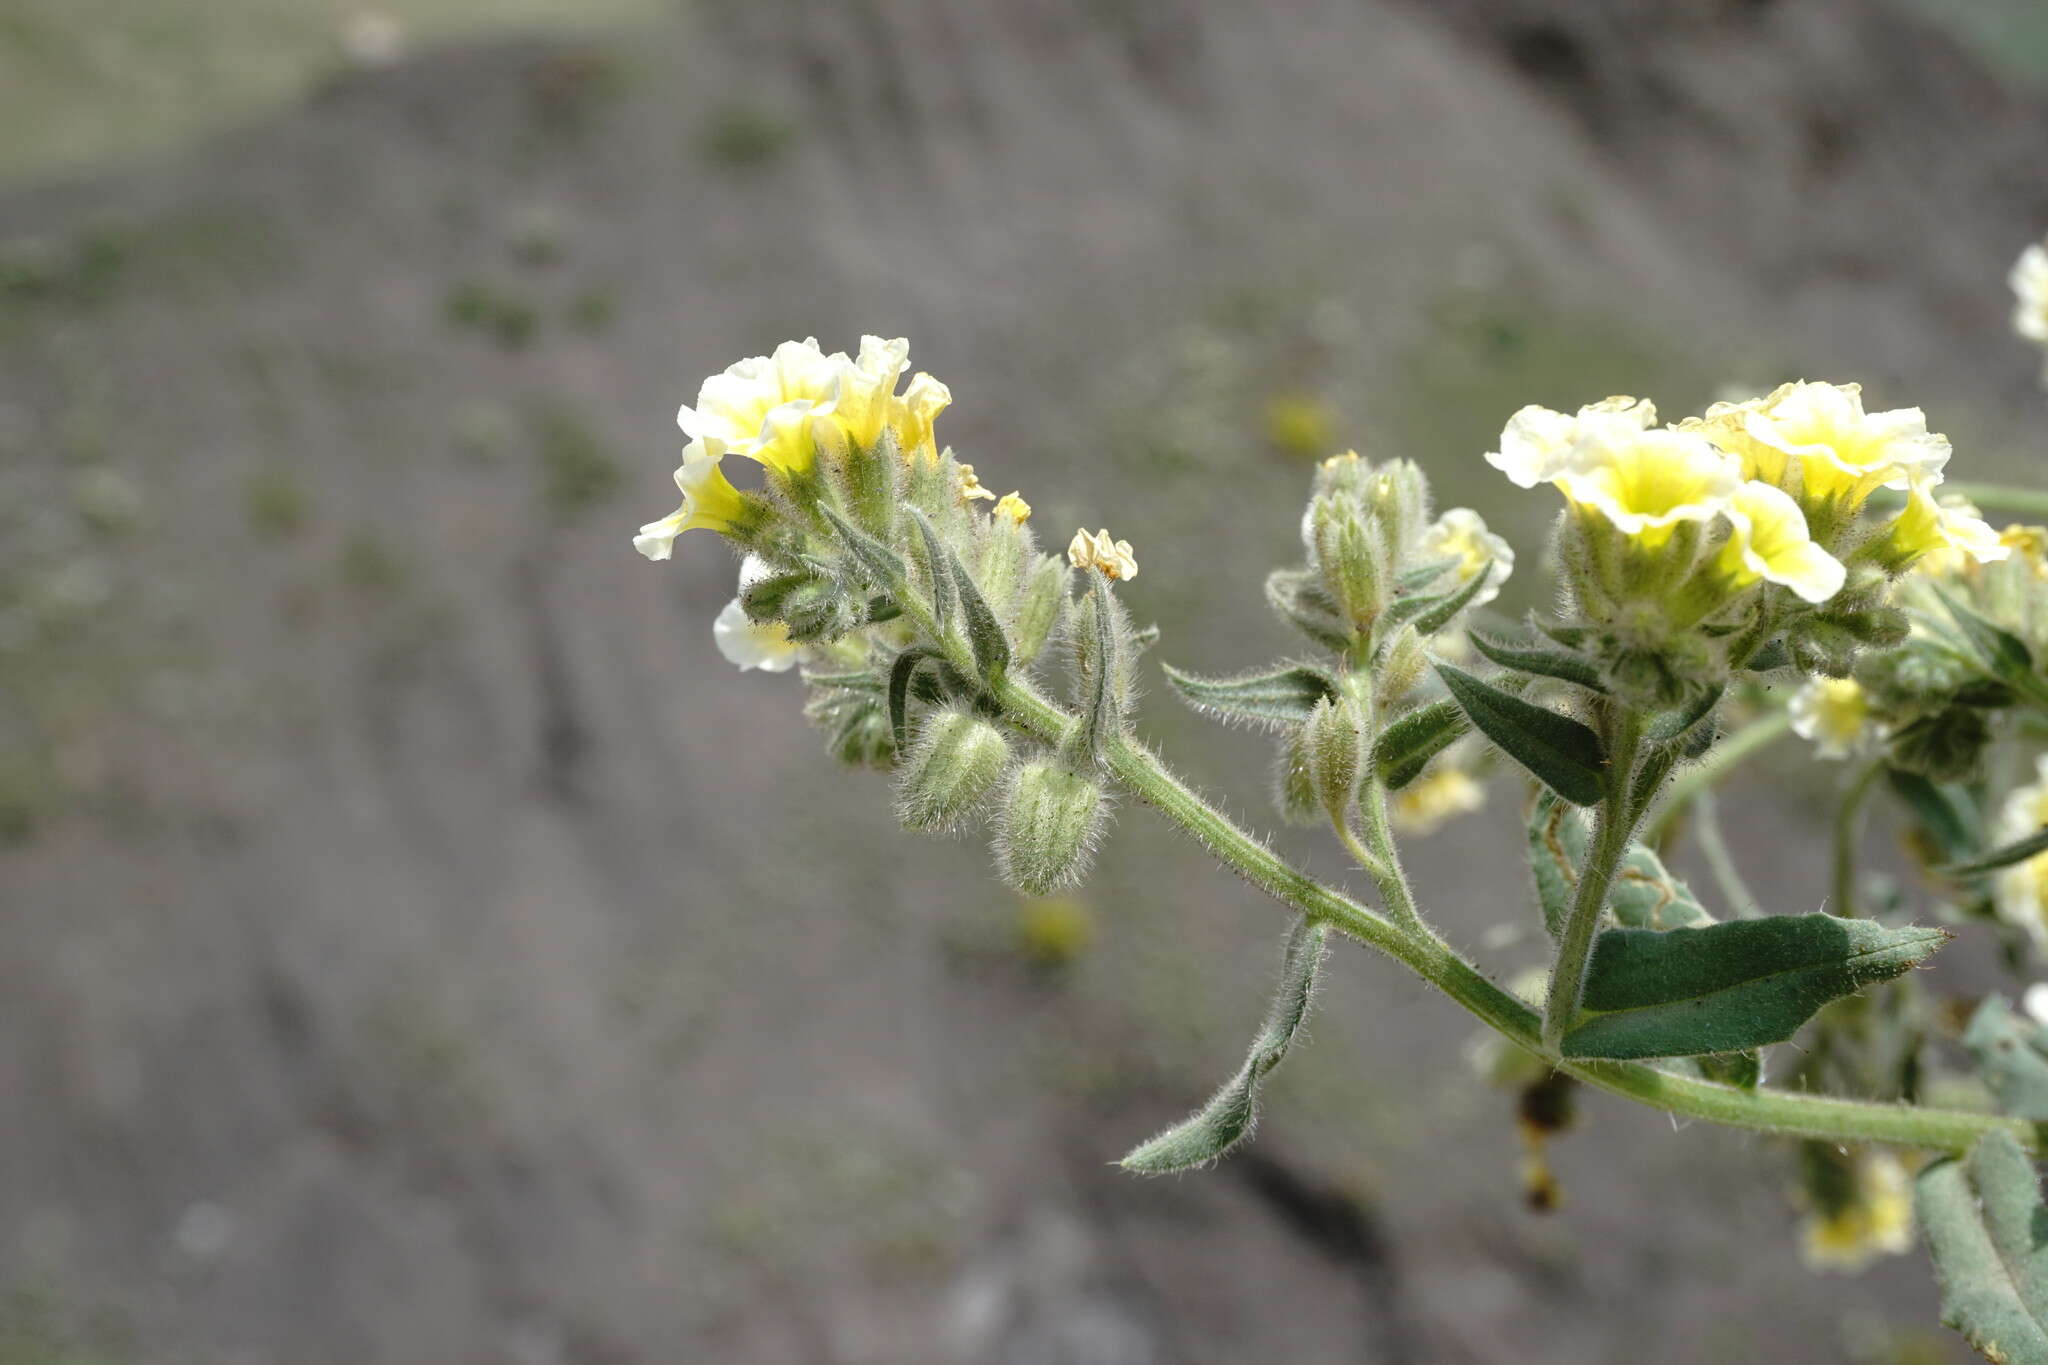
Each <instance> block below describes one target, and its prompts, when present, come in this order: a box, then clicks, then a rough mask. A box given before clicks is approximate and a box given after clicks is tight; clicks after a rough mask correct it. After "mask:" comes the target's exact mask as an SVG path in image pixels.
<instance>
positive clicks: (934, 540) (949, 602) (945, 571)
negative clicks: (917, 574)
mask: <svg viewBox="0 0 2048 1365" xmlns="http://www.w3.org/2000/svg"><path fill="white" fill-rule="evenodd" d="M910 519H911V520H912V521H915V522H916V523H917V534H918V539H919V540H921V541H922V542H923V543H924V564H925V577H926V578H928V579H929V580H930V581H931V585H932V626H933V628H934V629H935V630H937V632H938V634H939V637H940V638H941V639H944V638H945V636H946V633H947V632H948V631H950V630H951V629H952V628H953V597H954V584H955V580H954V577H953V568H952V555H951V553H950V552H949V551H948V550H947V549H946V547H945V546H944V545H941V544H940V543H939V533H938V532H937V531H936V530H934V529H933V527H932V520H931V518H930V517H928V516H926V515H925V514H924V509H923V508H922V507H912V508H911V509H910Z"/></svg>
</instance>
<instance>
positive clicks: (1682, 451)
mask: <svg viewBox="0 0 2048 1365" xmlns="http://www.w3.org/2000/svg"><path fill="white" fill-rule="evenodd" d="M1555 482H1556V484H1557V486H1558V487H1559V488H1560V489H1562V490H1563V491H1564V495H1565V497H1566V498H1568V499H1570V500H1571V501H1572V502H1573V503H1574V504H1576V505H1577V506H1579V507H1580V508H1583V509H1585V510H1588V511H1592V512H1597V513H1599V514H1600V515H1601V516H1602V517H1604V518H1606V520H1607V521H1608V522H1609V523H1611V524H1612V525H1613V526H1614V527H1615V529H1617V530H1619V531H1621V532H1622V533H1623V534H1625V535H1628V536H1631V537H1633V538H1634V539H1635V540H1636V541H1638V542H1639V543H1640V544H1642V545H1643V546H1644V547H1645V548H1646V549H1655V548H1656V547H1658V546H1659V545H1662V544H1663V543H1664V542H1665V541H1666V540H1668V539H1669V538H1670V536H1671V533H1672V532H1673V531H1674V530H1676V529H1677V528H1678V526H1679V525H1680V524H1681V523H1684V522H1688V521H1695V522H1704V521H1711V520H1713V519H1714V518H1715V517H1716V516H1719V515H1720V514H1721V512H1722V511H1723V510H1725V509H1726V508H1727V507H1728V505H1729V500H1730V498H1732V497H1733V495H1734V493H1735V490H1736V488H1737V487H1739V486H1740V485H1741V483H1742V470H1741V466H1740V465H1739V463H1738V462H1737V461H1736V460H1735V459H1734V458H1733V457H1731V456H1728V455H1726V454H1723V453H1722V452H1721V451H1720V450H1719V449H1717V448H1716V447H1715V446H1714V445H1713V443H1712V442H1710V441H1708V440H1707V439H1706V438H1705V437H1703V436H1699V435H1697V434H1694V433H1692V432H1684V431H1674V430H1672V429H1670V428H1668V427H1667V428H1664V429H1662V430H1658V431H1645V430H1642V429H1640V428H1638V427H1636V426H1635V424H1634V423H1633V422H1632V421H1629V420H1623V419H1621V418H1619V417H1604V418H1603V419H1601V420H1597V421H1588V420H1585V419H1583V418H1582V419H1581V420H1580V422H1579V423H1578V428H1577V430H1576V432H1575V433H1574V438H1573V441H1572V446H1571V451H1570V455H1569V463H1568V464H1567V466H1566V467H1565V468H1564V469H1563V470H1561V471H1560V472H1559V473H1558V474H1557V475H1556V478H1555Z"/></svg>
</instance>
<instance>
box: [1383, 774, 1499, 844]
mask: <svg viewBox="0 0 2048 1365" xmlns="http://www.w3.org/2000/svg"><path fill="white" fill-rule="evenodd" d="M1485 804H1486V788H1485V786H1484V785H1483V784H1482V783H1480V782H1479V780H1478V779H1476V778H1474V777H1473V776H1472V774H1471V773H1469V772H1467V771H1465V769H1464V768H1463V767H1462V766H1460V764H1459V762H1458V760H1457V759H1455V758H1451V757H1450V756H1449V755H1446V756H1445V758H1443V759H1439V760H1438V761H1437V762H1436V763H1433V764H1431V765H1430V770H1429V771H1428V772H1426V773H1424V774H1423V775H1422V776H1421V777H1418V778H1416V779H1415V780H1414V781H1413V782H1410V783H1409V784H1408V785H1407V786H1405V787H1403V788H1401V790H1400V791H1398V792H1396V793H1394V804H1393V809H1392V810H1391V811H1389V812H1388V813H1389V814H1390V815H1391V816H1392V817H1393V821H1394V828H1395V829H1398V830H1400V831H1401V832H1403V833H1404V834H1413V835H1416V836H1417V837H1420V836H1422V835H1424V834H1428V833H1431V832H1432V831H1434V830H1436V829H1437V828H1439V827H1440V826H1442V825H1444V824H1446V823H1448V822H1450V821H1452V820H1455V819H1457V818H1458V817H1459V816H1461V815H1470V814H1471V813H1472V812H1473V811H1475V810H1478V809H1479V808H1480V807H1481V806H1484V805H1485Z"/></svg>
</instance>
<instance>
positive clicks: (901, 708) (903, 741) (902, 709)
mask: <svg viewBox="0 0 2048 1365" xmlns="http://www.w3.org/2000/svg"><path fill="white" fill-rule="evenodd" d="M930 657H932V656H931V654H930V652H929V651H927V650H923V649H906V650H904V651H903V652H902V653H901V654H898V655H897V656H896V662H895V663H894V664H892V665H891V666H890V668H889V733H890V734H891V735H892V736H893V737H894V738H895V740H896V752H897V753H899V754H903V753H909V752H910V684H911V680H912V679H913V678H914V677H916V675H917V666H918V665H919V664H921V663H923V662H924V661H925V660H926V659H928V658H930Z"/></svg>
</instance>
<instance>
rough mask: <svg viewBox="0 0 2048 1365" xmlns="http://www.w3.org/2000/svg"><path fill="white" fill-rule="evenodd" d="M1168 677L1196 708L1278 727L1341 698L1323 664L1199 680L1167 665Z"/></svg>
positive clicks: (1181, 695) (1298, 719)
mask: <svg viewBox="0 0 2048 1365" xmlns="http://www.w3.org/2000/svg"><path fill="white" fill-rule="evenodd" d="M1162 667H1163V668H1164V669H1165V670H1166V680H1167V681H1168V682H1169V683H1172V684H1173V690H1174V691H1176V692H1178V693H1180V699H1181V700H1182V701H1184V702H1186V703H1187V704H1188V705H1189V706H1192V707H1194V708H1195V710H1197V711H1202V712H1206V713H1207V714H1209V715H1212V716H1223V717H1226V718H1228V719H1230V720H1248V721H1251V722H1253V723H1254V724H1258V725H1269V726H1280V725H1288V724H1292V723H1294V722H1297V721H1304V720H1307V719H1308V713H1309V712H1310V711H1311V710H1313V709H1314V708H1315V704H1316V703H1317V702H1319V701H1324V700H1332V701H1334V700H1335V699H1336V696H1337V684H1336V682H1335V681H1334V680H1333V679H1332V678H1331V677H1330V675H1329V674H1327V673H1325V672H1323V670H1322V669H1320V668H1311V667H1309V666H1308V665H1307V664H1295V665H1291V666H1289V667H1285V668H1276V669H1273V670H1272V671H1270V672H1266V673H1245V674H1240V675H1239V676H1238V677H1235V678H1198V677H1196V676H1195V675H1194V674H1192V673H1183V672H1181V671H1180V670H1179V669H1177V668H1175V667H1174V666H1173V665H1172V664H1164V665H1162Z"/></svg>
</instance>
